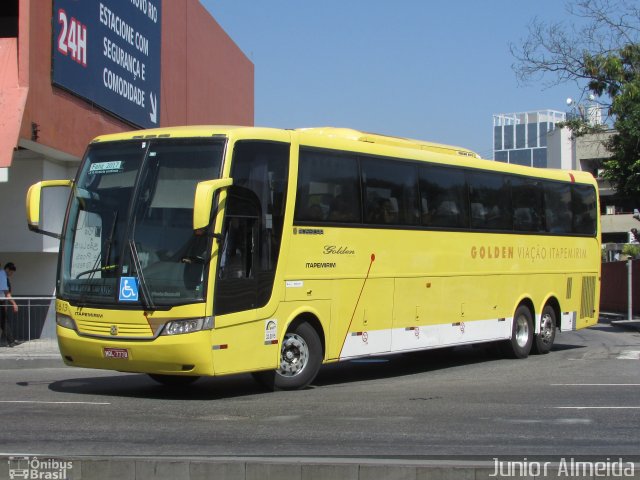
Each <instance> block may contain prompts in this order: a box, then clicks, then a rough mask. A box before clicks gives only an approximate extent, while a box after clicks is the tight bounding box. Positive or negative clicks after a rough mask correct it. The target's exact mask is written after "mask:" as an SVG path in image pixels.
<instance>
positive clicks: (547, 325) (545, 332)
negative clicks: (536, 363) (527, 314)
mask: <svg viewBox="0 0 640 480" xmlns="http://www.w3.org/2000/svg"><path fill="white" fill-rule="evenodd" d="M552 337H553V319H552V318H551V315H549V314H548V313H545V314H544V315H543V316H542V319H541V320H540V340H542V343H544V344H545V345H549V344H550V343H551V338H552Z"/></svg>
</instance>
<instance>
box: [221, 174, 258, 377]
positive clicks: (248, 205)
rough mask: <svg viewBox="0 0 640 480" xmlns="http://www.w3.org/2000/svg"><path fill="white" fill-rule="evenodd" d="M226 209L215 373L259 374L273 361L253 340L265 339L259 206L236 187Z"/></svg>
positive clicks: (228, 196)
mask: <svg viewBox="0 0 640 480" xmlns="http://www.w3.org/2000/svg"><path fill="white" fill-rule="evenodd" d="M224 208H225V218H224V223H223V228H222V233H221V236H220V237H219V239H218V269H217V272H216V283H215V296H214V304H213V312H214V316H215V326H214V330H213V337H212V339H213V345H212V354H213V368H214V372H215V373H216V375H218V374H224V373H234V372H241V371H247V370H252V369H256V370H257V369H260V368H264V365H265V363H267V362H268V360H269V359H268V358H266V357H265V356H262V355H260V351H259V350H257V349H256V345H255V343H254V342H253V341H252V339H255V338H259V337H260V335H264V333H263V332H260V331H259V330H260V328H261V324H260V322H257V321H256V320H257V318H256V315H257V311H256V301H257V292H258V288H257V286H258V272H257V269H258V266H259V261H258V237H259V231H260V202H259V201H258V199H257V197H256V196H255V194H254V193H253V192H252V191H250V190H248V189H245V188H242V187H236V186H232V187H230V188H229V189H228V191H227V200H226V205H225V207H224Z"/></svg>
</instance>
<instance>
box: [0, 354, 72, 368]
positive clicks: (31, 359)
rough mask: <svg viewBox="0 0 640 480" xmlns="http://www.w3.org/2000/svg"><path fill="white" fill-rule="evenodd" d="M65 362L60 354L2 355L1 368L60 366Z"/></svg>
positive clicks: (0, 358)
mask: <svg viewBox="0 0 640 480" xmlns="http://www.w3.org/2000/svg"><path fill="white" fill-rule="evenodd" d="M64 366H65V364H64V362H63V361H62V357H60V355H42V356H29V355H2V356H0V370H20V369H27V368H60V367H64Z"/></svg>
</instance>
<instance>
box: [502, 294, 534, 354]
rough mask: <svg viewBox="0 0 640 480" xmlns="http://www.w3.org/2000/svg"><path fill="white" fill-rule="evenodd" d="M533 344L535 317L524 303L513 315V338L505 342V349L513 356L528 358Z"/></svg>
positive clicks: (506, 352)
mask: <svg viewBox="0 0 640 480" xmlns="http://www.w3.org/2000/svg"><path fill="white" fill-rule="evenodd" d="M532 344H533V318H532V316H531V310H529V308H528V307H526V306H524V305H520V306H519V307H518V308H517V309H516V313H515V315H514V316H513V326H512V330H511V339H510V340H507V341H506V342H505V343H504V344H503V350H504V352H505V354H506V355H507V356H509V357H511V358H527V357H528V356H529V352H530V351H531V345H532Z"/></svg>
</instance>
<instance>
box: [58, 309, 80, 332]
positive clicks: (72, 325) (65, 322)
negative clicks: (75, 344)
mask: <svg viewBox="0 0 640 480" xmlns="http://www.w3.org/2000/svg"><path fill="white" fill-rule="evenodd" d="M56 323H57V324H58V325H60V326H61V327H63V328H69V329H71V330H77V328H76V322H74V321H73V318H71V317H70V316H68V315H63V314H61V313H56Z"/></svg>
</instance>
